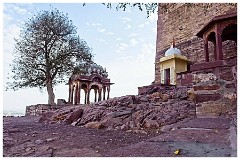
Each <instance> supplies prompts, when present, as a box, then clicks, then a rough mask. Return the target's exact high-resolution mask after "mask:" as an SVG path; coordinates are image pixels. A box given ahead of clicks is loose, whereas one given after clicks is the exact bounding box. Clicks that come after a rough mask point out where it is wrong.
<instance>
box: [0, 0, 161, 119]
mask: <svg viewBox="0 0 240 160" xmlns="http://www.w3.org/2000/svg"><path fill="white" fill-rule="evenodd" d="M51 8H57V9H58V10H60V11H61V12H63V13H64V14H68V17H69V19H70V20H72V21H73V24H74V25H75V26H77V34H78V35H79V36H80V38H82V39H84V40H85V41H86V42H87V44H88V45H89V47H91V48H92V53H93V55H94V61H95V62H96V63H97V64H99V65H101V66H103V67H104V68H105V67H106V69H107V72H108V75H109V76H108V78H110V80H111V82H113V83H115V84H114V85H112V86H111V91H110V98H113V97H120V96H124V95H136V94H137V93H138V87H140V86H144V85H150V84H151V83H152V82H153V81H154V72H155V71H154V62H155V53H156V51H155V50H156V36H157V34H156V33H157V28H156V27H157V14H152V15H151V16H150V17H149V18H147V14H146V12H141V11H139V10H138V9H136V8H128V9H127V11H125V12H124V11H116V9H114V8H112V9H108V8H107V7H106V6H104V5H102V4H100V3H87V4H86V6H84V7H83V5H82V4H81V3H3V11H2V14H3V42H2V43H3V57H2V58H3V60H2V65H3V112H4V113H5V114H6V113H8V114H9V113H21V114H24V113H25V108H26V106H28V105H34V104H46V103H47V100H48V99H47V98H48V96H47V92H46V90H43V91H42V92H40V91H39V89H38V88H31V89H29V88H28V89H19V90H17V91H13V90H7V91H6V90H5V87H6V82H7V81H12V79H11V67H10V66H9V65H10V64H11V63H12V60H13V58H14V57H13V54H12V53H13V48H14V38H18V36H19V33H20V27H21V26H22V25H23V24H24V22H26V21H27V20H28V18H31V17H32V16H33V14H34V13H37V12H38V11H40V10H50V9H51ZM7 77H10V79H7ZM54 93H55V101H57V99H65V100H67V99H68V86H67V85H65V84H59V85H58V86H56V87H55V88H54ZM92 95H93V94H92ZM92 99H93V96H92ZM81 102H82V100H81Z"/></svg>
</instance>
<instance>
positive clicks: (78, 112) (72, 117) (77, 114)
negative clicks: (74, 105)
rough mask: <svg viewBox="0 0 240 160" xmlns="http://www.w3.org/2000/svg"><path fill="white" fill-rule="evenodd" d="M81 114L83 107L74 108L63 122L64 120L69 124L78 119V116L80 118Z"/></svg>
mask: <svg viewBox="0 0 240 160" xmlns="http://www.w3.org/2000/svg"><path fill="white" fill-rule="evenodd" d="M82 114H83V109H82V108H80V109H76V110H75V111H73V112H72V113H70V114H69V115H68V116H67V117H66V119H65V121H64V122H66V123H67V124H71V123H73V122H74V121H76V120H78V119H79V118H81V116H82Z"/></svg>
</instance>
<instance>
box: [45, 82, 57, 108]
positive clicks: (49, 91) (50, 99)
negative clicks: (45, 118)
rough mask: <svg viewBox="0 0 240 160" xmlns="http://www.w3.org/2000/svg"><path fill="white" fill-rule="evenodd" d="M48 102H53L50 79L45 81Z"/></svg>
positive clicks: (53, 96)
mask: <svg viewBox="0 0 240 160" xmlns="http://www.w3.org/2000/svg"><path fill="white" fill-rule="evenodd" d="M47 92H48V104H52V105H53V104H55V102H54V100H55V95H54V93H53V87H52V80H48V81H47Z"/></svg>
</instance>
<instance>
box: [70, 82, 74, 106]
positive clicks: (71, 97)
mask: <svg viewBox="0 0 240 160" xmlns="http://www.w3.org/2000/svg"><path fill="white" fill-rule="evenodd" d="M73 92H74V85H73V84H71V95H70V103H71V104H73Z"/></svg>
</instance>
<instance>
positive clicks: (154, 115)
mask: <svg viewBox="0 0 240 160" xmlns="http://www.w3.org/2000/svg"><path fill="white" fill-rule="evenodd" d="M193 117H195V105H194V103H193V102H192V101H188V100H181V99H179V98H177V97H174V96H173V95H169V94H161V93H160V92H154V93H153V94H150V95H146V96H143V95H136V96H135V95H128V96H123V97H116V98H112V99H109V100H105V101H100V102H98V103H94V104H90V105H80V106H71V107H63V108H60V109H58V110H56V111H55V112H50V113H49V112H46V113H44V114H43V115H42V117H41V118H40V122H45V123H65V124H71V125H74V126H84V127H87V128H97V129H101V128H107V129H109V130H111V129H121V130H132V131H135V130H141V129H146V130H151V129H159V128H160V127H162V126H164V125H170V124H173V123H176V122H178V121H181V120H183V119H186V118H193Z"/></svg>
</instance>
